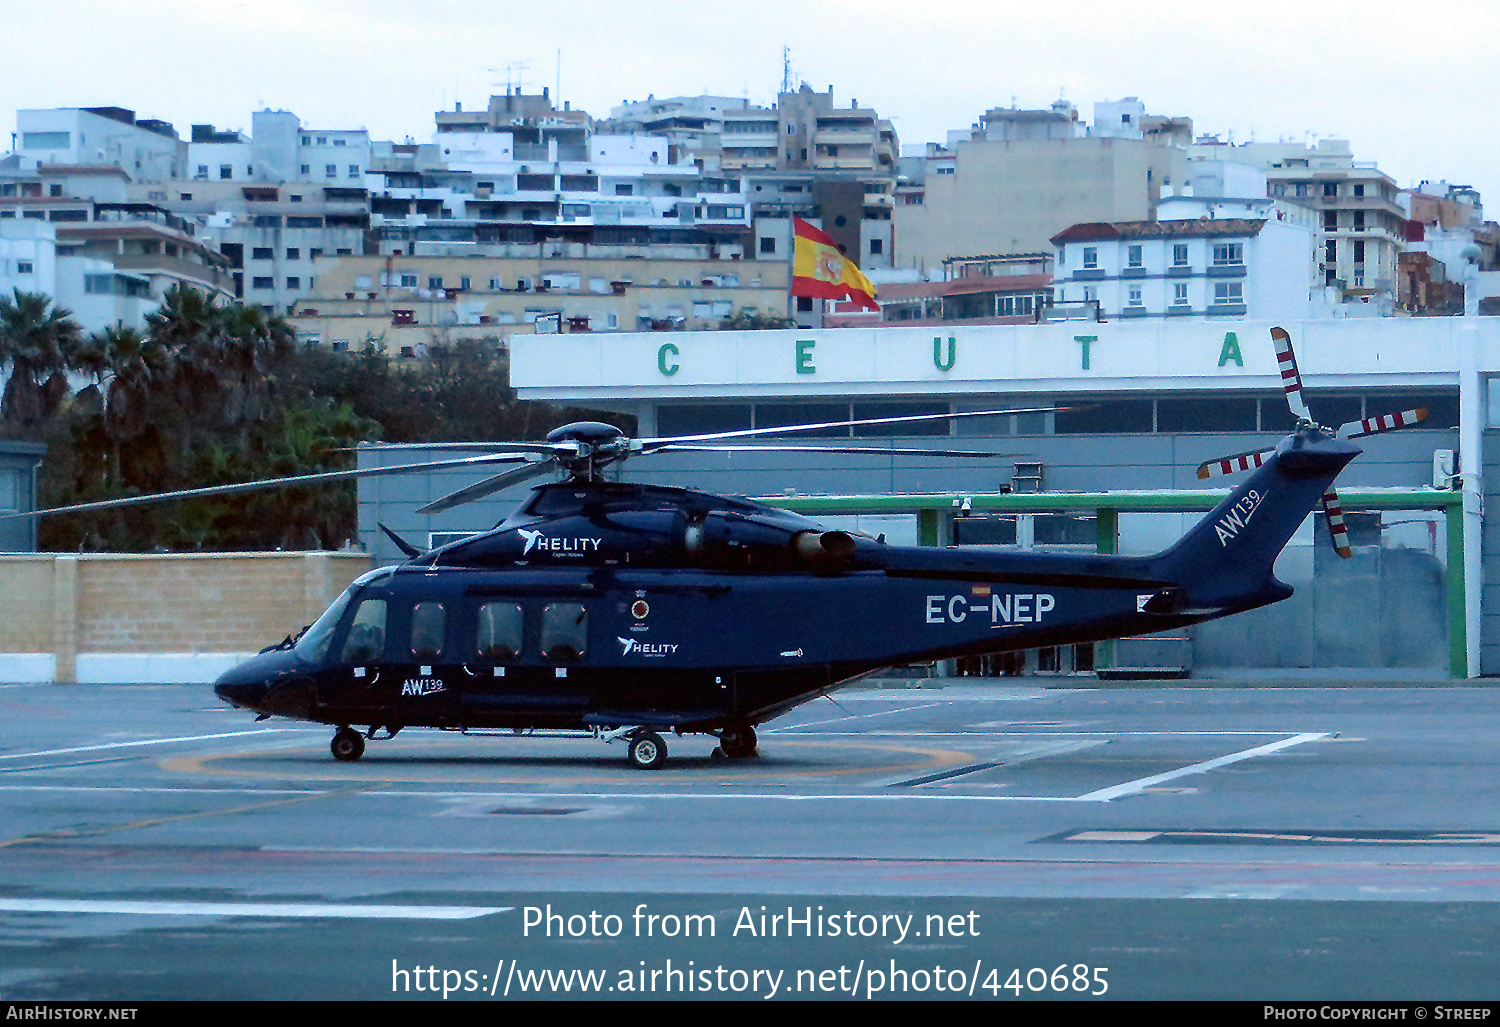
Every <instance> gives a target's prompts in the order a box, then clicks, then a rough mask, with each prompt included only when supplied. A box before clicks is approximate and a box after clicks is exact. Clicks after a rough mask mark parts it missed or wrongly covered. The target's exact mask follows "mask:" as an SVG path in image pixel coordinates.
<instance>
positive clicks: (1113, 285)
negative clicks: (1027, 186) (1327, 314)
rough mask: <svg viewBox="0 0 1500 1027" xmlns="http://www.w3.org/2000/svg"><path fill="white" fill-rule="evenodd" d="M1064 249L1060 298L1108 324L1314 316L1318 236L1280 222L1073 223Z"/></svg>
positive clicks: (1062, 237)
mask: <svg viewBox="0 0 1500 1027" xmlns="http://www.w3.org/2000/svg"><path fill="white" fill-rule="evenodd" d="M1052 242H1053V245H1054V246H1056V247H1057V277H1056V283H1055V295H1056V299H1057V302H1058V303H1059V304H1068V303H1076V304H1083V305H1088V306H1091V307H1093V308H1094V309H1095V310H1096V312H1097V316H1098V317H1100V318H1101V319H1105V320H1111V321H1112V320H1117V319H1119V320H1125V319H1131V318H1183V317H1186V318H1193V317H1196V318H1203V317H1209V318H1221V317H1223V318H1238V319H1244V318H1251V319H1261V318H1265V319H1273V320H1274V319H1281V320H1293V319H1298V318H1304V317H1308V316H1310V315H1311V314H1312V292H1311V288H1310V278H1311V276H1312V268H1313V253H1314V249H1313V243H1314V236H1313V233H1312V232H1311V231H1310V230H1308V229H1307V228H1305V227H1302V226H1299V225H1296V224H1292V223H1288V222H1286V221H1280V220H1277V219H1275V218H1270V219H1260V218H1224V219H1218V220H1181V221H1126V222H1115V223H1113V224H1082V225H1073V226H1072V227H1070V228H1068V229H1066V230H1065V231H1063V232H1059V233H1058V234H1057V235H1056V236H1054V237H1053V239H1052Z"/></svg>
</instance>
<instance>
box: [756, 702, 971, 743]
mask: <svg viewBox="0 0 1500 1027" xmlns="http://www.w3.org/2000/svg"><path fill="white" fill-rule="evenodd" d="M951 702H952V700H951V699H950V700H945V701H943V702H929V703H923V704H922V705H921V706H902V707H901V708H900V709H895V710H881V711H880V712H879V713H852V714H850V715H849V716H847V717H834V718H833V719H832V720H809V721H807V722H805V723H802V724H788V725H787V726H785V727H773V728H767V729H766V730H765V731H764V732H762V734H767V735H780V734H787V733H788V732H791V731H797V730H799V729H801V728H804V727H815V726H817V725H818V724H838V723H840V722H842V721H845V720H866V719H868V718H870V717H885V716H889V715H890V714H892V713H910V712H911V711H912V710H926V709H931V708H932V707H933V706H947V705H949V703H951Z"/></svg>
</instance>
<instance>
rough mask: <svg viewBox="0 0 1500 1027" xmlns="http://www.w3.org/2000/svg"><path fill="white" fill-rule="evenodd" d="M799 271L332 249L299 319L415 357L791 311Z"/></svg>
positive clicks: (308, 328) (305, 332) (307, 334)
mask: <svg viewBox="0 0 1500 1027" xmlns="http://www.w3.org/2000/svg"><path fill="white" fill-rule="evenodd" d="M560 252H561V251H560ZM789 273H790V272H789V265H788V264H787V263H785V262H784V261H775V262H772V261H748V260H710V259H703V260H666V259H658V260H652V259H639V258H590V257H570V256H566V255H559V256H555V257H548V256H542V255H538V256H536V257H525V258H522V257H479V256H473V257H463V256H457V257H455V256H431V257H429V256H420V257H419V256H346V257H333V258H327V257H325V258H322V259H320V260H319V262H318V275H317V280H316V291H315V293H314V295H312V296H309V297H307V298H305V299H303V300H300V301H298V302H297V303H296V304H295V305H294V306H293V310H292V315H291V320H292V323H293V324H294V325H295V326H296V327H297V329H298V331H299V332H300V333H302V337H303V339H304V341H306V342H308V343H309V344H316V345H321V346H328V347H331V348H334V349H340V350H344V349H348V350H359V349H363V348H365V347H367V346H372V345H373V346H375V347H376V348H377V349H381V350H383V351H385V352H387V353H390V354H392V355H404V356H413V355H416V353H417V352H418V350H417V347H419V346H420V345H422V344H424V343H431V342H446V341H452V340H455V339H459V338H471V337H488V338H498V339H499V340H501V341H504V340H505V339H506V338H508V337H509V336H510V335H513V334H517V333H522V334H531V333H532V332H537V331H541V332H549V331H556V332H564V333H572V332H599V331H631V332H634V331H652V330H657V331H662V330H675V329H683V328H685V329H700V330H701V329H708V328H713V327H715V326H716V325H717V324H718V323H719V322H720V321H722V320H723V319H724V318H727V317H733V316H735V315H737V314H769V315H775V316H784V315H785V314H786V310H787V292H788V286H789V278H788V276H789Z"/></svg>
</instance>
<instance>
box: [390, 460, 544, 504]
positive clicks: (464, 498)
mask: <svg viewBox="0 0 1500 1027" xmlns="http://www.w3.org/2000/svg"><path fill="white" fill-rule="evenodd" d="M558 466H559V464H558V460H557V458H556V457H551V458H549V459H547V460H536V461H532V462H529V463H527V464H526V465H525V466H524V467H513V468H511V469H510V470H508V471H502V472H500V473H499V474H497V475H495V476H494V477H493V478H486V479H484V481H480V482H475V483H474V484H473V485H470V486H469V487H468V488H462V489H459V490H458V491H457V492H450V493H448V494H447V495H446V496H444V497H443V498H442V499H436V500H433V501H432V502H431V503H428V504H427V505H426V506H424V507H422V508H421V509H420V510H418V511H417V513H419V514H433V513H442V512H443V511H444V510H451V509H453V508H454V507H455V506H463V505H464V504H465V503H472V502H474V501H475V500H476V499H483V498H484V497H485V496H488V495H490V494H491V493H492V492H499V491H500V490H501V489H503V488H507V487H509V486H511V485H514V484H516V483H517V482H522V481H526V480H528V479H530V478H535V477H538V476H539V475H543V474H548V473H550V472H552V471H555V470H556V469H557V468H558Z"/></svg>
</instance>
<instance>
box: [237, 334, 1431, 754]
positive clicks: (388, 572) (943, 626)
mask: <svg viewBox="0 0 1500 1027" xmlns="http://www.w3.org/2000/svg"><path fill="white" fill-rule="evenodd" d="M1273 335H1274V336H1275V338H1276V341H1277V345H1278V349H1279V350H1282V351H1283V352H1284V354H1285V356H1284V359H1283V370H1284V379H1285V387H1286V390H1287V394H1288V399H1289V402H1291V404H1292V406H1293V409H1294V411H1295V412H1296V413H1297V415H1298V424H1297V427H1296V429H1295V431H1294V432H1293V433H1292V434H1291V435H1289V436H1288V437H1287V438H1286V439H1284V440H1283V441H1282V442H1281V444H1280V445H1279V446H1277V447H1276V448H1275V449H1274V450H1266V451H1262V452H1257V453H1249V454H1238V455H1236V456H1234V457H1228V458H1225V459H1224V460H1220V461H1210V462H1209V463H1208V464H1205V465H1204V468H1203V469H1200V475H1203V474H1204V470H1205V469H1206V470H1207V471H1208V472H1209V473H1212V472H1213V471H1216V470H1217V471H1221V472H1228V471H1231V470H1234V469H1252V468H1253V469H1254V473H1253V474H1252V475H1251V476H1250V477H1249V479H1248V480H1246V481H1245V482H1244V483H1243V484H1242V485H1240V486H1239V487H1238V488H1236V489H1235V490H1234V491H1233V492H1231V493H1230V495H1229V496H1228V497H1226V498H1225V499H1224V501H1223V502H1221V503H1220V504H1219V505H1218V506H1217V507H1215V508H1214V510H1213V511H1212V512H1210V513H1209V514H1208V515H1207V516H1206V517H1205V518H1203V520H1201V521H1200V522H1199V523H1198V524H1197V525H1196V526H1195V527H1193V528H1192V529H1191V530H1190V531H1189V532H1188V533H1187V534H1186V535H1185V536H1184V537H1183V538H1182V539H1181V540H1180V541H1178V542H1177V543H1176V544H1175V545H1173V546H1172V547H1171V548H1169V549H1167V550H1165V551H1163V552H1161V553H1158V554H1157V555H1155V556H1147V557H1121V556H1097V555H1077V554H1029V553H1020V552H1004V551H982V550H978V549H972V548H970V549H932V548H908V547H903V546H893V545H886V544H885V543H884V542H883V540H880V539H872V538H869V537H867V536H863V535H859V534H855V533H851V532H846V531H839V530H826V529H825V528H823V527H821V526H820V525H818V524H817V523H816V522H814V521H812V520H809V519H807V518H805V517H802V516H800V515H797V514H793V513H790V512H787V511H785V510H779V509H776V508H774V507H771V506H767V505H764V504H762V503H758V502H754V501H751V500H747V499H739V498H730V497H726V496H718V495H710V494H706V493H701V492H693V491H688V490H684V489H678V488H666V487H661V486H653V485H641V484H622V483H618V482H610V481H607V480H605V479H604V478H603V476H602V475H601V471H602V470H603V469H604V468H605V467H607V466H609V465H611V464H613V463H617V462H618V461H620V460H624V459H626V458H628V457H630V456H634V455H640V454H644V453H651V452H659V451H664V450H673V449H676V450H682V449H704V448H714V449H719V448H739V449H744V448H763V447H758V446H757V447H748V446H741V445H736V444H734V443H726V440H729V439H732V438H735V437H741V436H746V435H757V434H767V433H768V432H766V431H761V430H751V431H745V432H725V433H720V434H717V435H711V436H694V437H691V438H674V439H647V440H639V439H631V438H628V437H626V436H625V435H624V434H623V433H622V432H621V431H620V430H619V429H617V428H614V427H612V426H610V425H606V424H600V423H597V422H580V423H576V424H570V425H566V426H564V427H562V428H559V429H557V430H556V431H554V432H552V434H551V435H549V436H548V437H547V441H546V442H545V443H519V444H510V445H511V446H512V447H513V448H516V449H517V450H520V449H524V450H525V451H526V452H525V453H524V454H521V455H512V456H509V457H506V459H514V460H524V461H526V462H525V463H523V465H522V466H521V467H518V468H513V469H511V470H508V471H504V472H502V473H500V474H498V475H495V476H494V477H492V478H490V479H488V480H486V481H484V482H481V483H479V484H477V485H474V486H470V487H469V488H466V489H463V490H461V491H460V492H456V493H454V494H453V495H451V496H447V497H444V498H443V499H441V500H438V501H437V502H435V503H433V504H430V505H429V506H428V507H425V508H424V512H435V511H437V510H442V509H447V508H449V507H451V506H454V505H457V504H458V503H461V502H467V501H470V500H472V499H475V498H478V497H480V496H482V495H487V494H489V493H491V492H494V491H496V490H498V489H500V488H504V487H505V486H507V485H511V484H514V483H516V482H518V481H522V480H525V479H526V478H529V477H534V476H537V475H540V474H545V473H548V472H549V471H552V470H554V469H560V470H562V471H564V472H565V473H566V478H565V480H563V481H561V482H559V483H555V484H547V485H542V486H540V487H538V488H537V489H535V490H534V492H533V494H532V496H531V498H530V499H529V501H527V502H526V503H525V504H523V505H522V506H521V508H520V509H518V510H517V511H516V512H515V513H513V514H512V515H511V516H510V517H508V518H507V519H506V520H505V521H504V522H502V523H501V524H499V525H498V526H497V527H495V528H494V529H493V530H492V531H489V532H486V533H484V534H482V535H479V536H476V537H473V538H469V539H465V540H463V541H460V542H456V543H453V544H451V545H447V546H444V547H442V548H439V549H435V550H432V551H429V552H421V551H419V550H417V549H415V548H414V547H411V546H408V545H406V544H405V543H403V542H401V541H400V540H399V539H397V540H396V541H397V542H398V544H400V545H402V547H403V549H404V550H405V551H406V552H407V555H408V556H409V557H410V559H409V560H408V561H407V562H406V563H404V564H402V565H400V566H398V567H388V568H383V569H381V570H377V571H374V572H372V573H370V574H367V575H365V576H364V577H362V578H360V579H359V580H358V581H356V582H355V583H354V584H353V585H351V586H350V588H349V589H348V591H347V592H345V593H344V595H343V596H342V597H340V598H339V600H338V601H337V602H335V603H334V604H333V606H332V607H330V608H329V610H328V611H327V612H326V613H325V614H324V615H323V616H322V617H321V618H319V620H318V621H317V622H316V623H315V624H313V625H312V626H311V627H310V628H308V629H307V630H306V631H305V632H304V633H303V635H302V636H301V637H300V638H298V639H297V640H296V641H294V642H291V641H289V642H287V643H284V644H283V645H282V646H280V647H277V648H275V649H273V650H270V651H267V652H264V653H262V654H261V655H260V656H258V657H256V658H254V659H252V660H250V661H249V662H247V663H245V664H243V665H241V666H240V667H238V668H236V669H235V670H233V671H231V672H230V673H228V674H226V675H224V676H223V677H222V678H221V679H220V680H219V682H218V684H217V685H216V688H215V691H216V692H217V693H218V694H219V695H220V696H221V697H222V698H224V699H226V700H228V701H229V702H231V703H234V704H235V705H237V706H242V707H246V708H249V709H252V710H256V711H259V712H261V713H262V714H263V715H267V714H277V715H282V716H289V717H296V718H300V719H305V720H313V721H319V722H322V723H328V724H333V725H337V726H338V732H337V734H335V736H334V738H333V742H332V750H333V754H334V756H335V757H337V758H338V759H341V760H354V759H358V758H359V757H360V756H361V754H362V753H363V751H364V742H365V739H366V738H375V737H391V736H393V735H395V734H396V733H397V732H398V731H400V730H401V729H403V728H405V727H419V726H420V727H436V728H448V729H456V730H467V729H479V728H501V729H505V728H509V729H512V730H514V731H517V732H523V733H524V732H534V731H542V732H545V731H548V730H552V731H560V732H569V733H574V732H587V733H590V734H592V735H595V736H597V737H600V738H603V739H605V740H607V741H613V740H617V739H628V740H629V757H630V760H631V762H632V763H633V764H635V765H636V766H638V767H643V768H654V767H659V766H661V765H662V763H663V762H664V761H665V759H666V755H667V747H666V743H665V742H664V740H663V738H662V735H663V733H666V732H674V733H677V734H683V733H689V732H699V733H706V734H711V735H714V736H716V737H717V738H718V740H719V751H720V752H721V753H722V754H723V755H725V756H728V757H746V756H753V755H754V754H755V752H756V735H755V728H756V726H757V725H759V724H762V723H764V722H765V721H768V720H770V719H772V718H774V717H776V716H778V715H780V714H782V713H785V712H786V711H787V710H790V709H792V708H793V707H795V706H797V705H799V704H801V703H804V702H807V701H809V700H811V699H813V698H815V697H817V696H820V695H823V694H825V693H827V692H829V691H830V690H832V689H834V688H836V687H838V686H839V685H842V684H845V683H847V682H849V681H852V680H854V679H856V678H859V677H861V676H862V675H866V674H868V673H870V672H872V671H875V670H879V669H881V668H886V667H891V666H898V665H903V664H909V663H918V662H925V661H931V660H940V659H949V658H953V657H962V656H974V655H981V654H989V653H997V652H1002V651H1006V650H1017V649H1029V648H1034V647H1037V646H1053V645H1063V644H1069V643H1077V642H1092V641H1098V640H1101V639H1108V638H1119V637H1124V636H1130V635H1138V634H1146V633H1151V632H1158V631H1163V630H1168V629H1172V628H1178V627H1181V626H1184V625H1188V624H1195V623H1198V622H1200V621H1205V620H1211V619H1214V618H1217V617H1224V616H1228V615H1230V614H1233V613H1238V612H1241V611H1244V610H1250V609H1254V608H1256V607H1259V606H1265V605H1267V604H1268V603H1274V602H1276V601H1278V600H1281V599H1285V598H1286V597H1288V596H1290V595H1291V594H1292V589H1291V587H1290V586H1288V585H1286V584H1284V583H1282V582H1280V581H1278V580H1277V579H1276V577H1275V576H1274V574H1273V572H1272V568H1273V565H1274V563H1275V561H1276V557H1277V555H1278V554H1279V553H1280V552H1281V549H1282V547H1283V546H1285V544H1286V542H1287V540H1288V539H1289V538H1290V537H1291V535H1292V533H1293V532H1294V531H1295V530H1296V529H1297V527H1298V526H1299V525H1300V524H1301V523H1302V521H1303V520H1304V518H1306V516H1307V515H1308V513H1309V512H1310V511H1311V510H1312V509H1313V508H1314V507H1316V506H1317V505H1318V504H1319V503H1320V502H1321V503H1323V504H1324V505H1325V507H1327V508H1328V510H1329V514H1330V516H1329V523H1330V526H1331V528H1332V529H1333V530H1334V532H1335V545H1336V546H1337V547H1338V548H1340V550H1341V555H1347V551H1348V550H1347V544H1346V543H1344V542H1343V539H1342V537H1341V536H1339V534H1338V531H1339V529H1340V528H1341V527H1342V523H1341V520H1336V519H1335V517H1334V516H1333V515H1334V514H1335V513H1336V511H1337V497H1336V495H1334V493H1333V491H1332V483H1333V480H1334V478H1335V477H1336V476H1337V475H1338V473H1339V471H1340V470H1342V469H1343V467H1344V465H1345V464H1347V463H1348V462H1349V461H1350V460H1352V459H1353V458H1354V457H1355V456H1356V455H1358V453H1359V452H1360V450H1359V449H1358V448H1357V447H1356V446H1354V445H1352V444H1351V443H1349V442H1348V441H1347V440H1346V439H1347V437H1354V436H1358V435H1365V434H1370V433H1373V432H1375V431H1382V430H1389V429H1390V428H1395V427H1405V426H1407V425H1408V424H1411V423H1415V421H1416V420H1418V419H1420V417H1421V415H1422V413H1424V412H1423V411H1408V412H1406V413H1404V414H1399V415H1395V416H1394V417H1388V418H1383V419H1371V420H1368V421H1364V422H1354V423H1352V424H1349V425H1345V426H1343V427H1342V428H1340V429H1338V430H1337V431H1335V430H1332V429H1327V428H1323V427H1321V426H1319V425H1318V424H1316V423H1315V422H1313V421H1312V419H1311V416H1310V414H1308V412H1307V408H1306V405H1305V403H1303V402H1302V399H1301V391H1300V390H1301V380H1300V377H1298V376H1297V373H1296V367H1295V361H1294V360H1293V358H1292V357H1291V345H1290V339H1289V338H1288V337H1286V333H1285V332H1282V331H1280V330H1279V329H1278V330H1276V332H1273ZM1288 367H1290V372H1289V373H1285V372H1286V369H1287V368H1288ZM985 413H988V414H993V413H995V412H993V411H990V412H984V413H981V414H976V415H971V416H984V414H985ZM944 416H962V415H944ZM915 419H916V418H906V419H904V420H915ZM896 420H903V419H898V418H889V419H881V420H880V421H878V422H876V421H865V422H841V423H852V424H868V423H890V422H891V421H896ZM810 427H825V425H811V426H809V425H803V426H798V427H797V428H782V429H776V430H779V431H796V430H805V429H807V428H810ZM1341 436H1343V437H1341ZM777 448H778V449H783V448H787V447H777ZM803 448H819V449H827V448H830V447H803ZM831 448H835V449H837V450H838V451H840V452H871V451H870V450H863V449H860V448H858V447H831ZM874 452H879V453H882V454H889V452H890V450H887V449H881V450H876V451H874ZM929 452H930V451H929ZM939 453H941V454H942V455H948V456H980V455H990V454H978V453H972V452H966V451H959V452H952V451H939ZM1204 476H1206V475H1204ZM1330 504H1331V505H1330ZM392 538H395V536H394V535H392ZM356 724H368V725H370V727H369V729H368V731H366V732H364V733H363V734H361V733H360V732H358V731H356V730H354V729H353V728H352V727H351V726H350V725H356ZM380 729H384V734H383V735H378V736H377V731H379V730H380Z"/></svg>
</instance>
